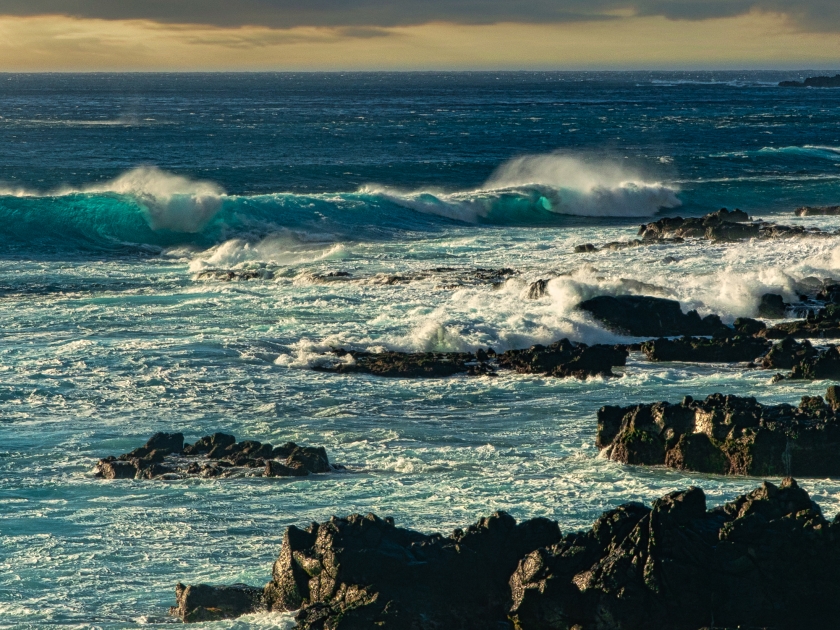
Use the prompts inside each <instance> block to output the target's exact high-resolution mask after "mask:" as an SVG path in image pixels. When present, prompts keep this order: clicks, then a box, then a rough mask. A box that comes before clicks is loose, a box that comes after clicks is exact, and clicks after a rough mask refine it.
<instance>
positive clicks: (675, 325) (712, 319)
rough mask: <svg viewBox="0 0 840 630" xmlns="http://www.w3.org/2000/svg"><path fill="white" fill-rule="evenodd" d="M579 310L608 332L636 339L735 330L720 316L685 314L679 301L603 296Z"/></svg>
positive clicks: (588, 301)
mask: <svg viewBox="0 0 840 630" xmlns="http://www.w3.org/2000/svg"><path fill="white" fill-rule="evenodd" d="M578 308H579V309H581V310H584V311H587V312H588V313H590V314H591V315H592V317H594V318H595V319H597V320H598V321H599V322H601V323H602V324H604V325H605V326H606V327H607V328H609V329H611V330H614V331H615V332H618V333H621V334H626V335H631V336H633V337H676V336H679V335H691V336H705V335H714V334H716V333H722V334H728V333H729V332H731V330H732V329H731V328H729V327H728V326H725V325H724V324H723V322H722V321H721V320H720V317H718V316H717V315H707V316H706V317H700V315H699V314H698V313H697V311H689V312H688V313H683V312H682V309H681V307H680V303H679V302H677V301H676V300H667V299H664V298H658V297H651V296H647V295H619V296H609V295H601V296H598V297H594V298H592V299H589V300H585V301H584V302H581V303H580V304H579V305H578Z"/></svg>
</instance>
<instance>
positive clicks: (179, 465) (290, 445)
mask: <svg viewBox="0 0 840 630" xmlns="http://www.w3.org/2000/svg"><path fill="white" fill-rule="evenodd" d="M341 469H343V467H342V466H339V465H336V464H331V463H330V461H329V459H328V458H327V451H326V450H325V449H324V447H323V446H319V447H312V446H298V445H297V444H295V443H294V442H287V443H286V444H284V445H283V446H277V447H274V446H272V445H271V444H268V443H263V442H257V441H256V440H245V441H243V442H237V441H236V438H235V437H234V436H232V435H228V434H226V433H214V434H213V435H207V436H205V437H203V438H201V439H200V440H198V441H197V442H196V443H195V444H187V445H185V444H184V434H183V433H155V434H154V435H153V436H152V437H151V439H150V440H149V441H148V442H146V444H145V445H144V446H141V447H139V448H135V449H134V450H133V451H131V452H129V453H124V454H123V455H120V456H119V457H114V456H113V455H112V456H110V457H106V458H105V459H100V460H99V463H98V464H97V465H96V468H94V471H93V472H94V475H95V476H96V477H101V478H103V479H168V480H174V479H186V478H190V477H204V478H208V477H232V476H237V475H245V474H247V475H248V476H254V477H257V476H262V477H306V476H307V475H310V474H318V473H327V472H331V471H333V470H341Z"/></svg>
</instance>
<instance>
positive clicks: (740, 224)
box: [639, 208, 825, 242]
mask: <svg viewBox="0 0 840 630" xmlns="http://www.w3.org/2000/svg"><path fill="white" fill-rule="evenodd" d="M809 234H811V235H813V234H825V233H824V232H822V231H821V230H820V229H818V228H806V227H803V226H801V225H793V226H791V225H779V224H776V223H767V222H766V221H753V220H751V219H750V217H749V215H747V213H746V212H742V211H741V210H737V209H736V210H732V211H730V210H727V209H726V208H721V209H720V210H718V211H717V212H713V213H711V214H707V215H705V216H703V217H689V218H687V219H684V218H682V217H666V218H664V219H659V220H658V221H654V222H652V223H645V224H644V225H642V226H641V228H639V236H640V237H641V238H642V240H643V241H646V242H650V241H655V242H661V241H663V240H665V239H673V238H684V239H685V238H700V239H706V240H710V241H740V240H745V239H751V238H783V237H791V236H804V235H809Z"/></svg>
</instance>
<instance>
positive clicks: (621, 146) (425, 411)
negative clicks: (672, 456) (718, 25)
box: [0, 72, 840, 628]
mask: <svg viewBox="0 0 840 630" xmlns="http://www.w3.org/2000/svg"><path fill="white" fill-rule="evenodd" d="M810 74H813V73H810ZM804 76H809V73H807V72H803V73H778V72H682V73H673V72H672V73H653V72H634V73H553V72H527V73H526V72H523V73H406V74H399V73H395V74H391V73H370V74H365V73H347V74H342V73H336V74H91V75H75V74H55V75H50V74H46V75H43V74H40V75H15V74H6V75H0V146H1V147H2V157H0V317H2V327H0V506H2V508H1V509H0V628H36V627H43V626H67V627H74V628H133V627H136V626H138V625H164V624H169V623H175V620H174V619H172V618H170V617H169V616H168V614H167V608H168V606H170V605H172V604H174V599H175V596H174V586H175V584H176V582H178V581H182V582H184V583H198V582H206V583H211V584H230V583H235V582H244V583H248V584H253V585H261V584H263V583H265V582H267V581H268V580H269V579H270V571H271V564H272V562H273V561H274V559H275V558H276V556H277V555H278V553H279V548H280V543H281V538H282V534H283V531H284V528H285V527H287V526H289V525H306V524H308V523H309V522H311V521H323V520H326V519H328V518H329V517H330V516H332V515H339V516H344V515H348V514H351V513H363V514H364V513H367V512H374V513H376V514H378V515H380V516H383V517H384V516H393V517H394V519H395V520H396V522H397V524H398V525H402V526H407V527H412V528H417V529H420V530H423V531H427V532H431V531H446V530H451V529H452V528H454V527H460V526H465V525H467V524H470V523H472V522H474V521H476V520H477V519H478V518H480V517H482V516H486V515H488V514H490V513H492V512H493V511H495V510H506V511H509V512H510V513H511V514H513V515H514V516H515V517H516V518H518V519H519V518H528V517H536V516H546V517H550V518H552V519H556V520H558V521H559V522H560V524H561V527H562V529H563V531H573V530H576V529H581V528H585V527H588V526H589V525H590V524H591V522H592V521H593V520H594V519H595V518H596V517H597V516H598V515H599V514H600V513H601V512H602V511H604V510H605V509H608V508H611V507H615V506H617V505H620V504H621V503H624V502H627V501H630V500H638V501H645V502H650V501H651V500H653V499H655V498H657V497H659V496H661V495H662V494H664V493H666V492H669V491H671V490H675V489H684V488H687V487H688V486H690V485H698V486H701V487H702V488H703V489H704V490H705V491H706V493H707V495H708V496H709V500H710V503H712V504H714V503H719V502H723V501H725V500H729V499H731V498H733V497H734V496H736V495H738V494H740V493H742V492H744V491H747V490H750V489H752V488H753V487H755V486H756V485H757V480H756V479H754V478H737V477H720V476H715V475H702V474H696V473H686V472H680V471H677V470H670V469H665V468H642V467H631V466H624V465H621V464H618V463H615V462H611V461H608V460H606V459H604V458H601V457H599V456H598V450H597V449H596V447H595V445H594V439H595V428H596V412H597V410H598V408H600V407H601V406H602V405H605V404H623V405H627V404H631V403H641V402H653V401H656V400H669V401H672V402H676V401H679V400H680V399H681V398H682V397H683V396H685V395H692V396H694V397H695V398H699V397H702V396H705V395H708V394H711V393H714V392H721V393H726V394H738V395H744V396H755V397H756V398H758V399H759V400H760V401H762V402H768V403H780V402H790V403H794V404H796V403H797V402H798V400H799V398H800V397H801V396H803V395H817V394H822V393H823V392H824V391H825V388H826V386H827V383H826V382H820V381H817V382H813V381H811V382H809V381H801V382H794V381H787V382H782V383H775V384H774V383H772V382H771V377H772V374H769V373H768V372H766V371H760V370H748V369H744V368H743V367H739V366H730V365H715V364H707V365H697V364H683V363H661V364H654V363H650V362H647V361H645V360H644V359H643V357H642V356H641V355H639V354H637V353H634V354H632V355H631V357H630V360H629V361H628V365H627V367H626V368H624V369H621V370H619V371H620V372H621V374H622V376H621V377H619V378H613V379H604V378H592V379H588V380H586V381H579V380H574V379H557V378H551V377H543V376H533V375H519V374H513V373H500V375H499V376H497V377H489V376H481V377H470V376H454V377H450V378H442V379H385V378H380V377H374V376H365V375H337V374H331V373H324V372H321V371H317V370H313V369H312V368H313V367H318V366H319V365H322V364H323V362H324V361H326V360H328V357H327V356H326V353H328V352H329V351H330V349H331V348H346V349H355V350H383V349H391V350H402V351H432V350H434V351H462V350H469V351H474V350H476V349H478V348H487V347H493V348H494V349H495V350H498V351H502V350H507V349H511V348H522V347H528V346H530V345H532V344H535V343H550V342H553V341H556V340H559V339H562V338H564V337H567V338H570V339H572V340H575V341H582V342H586V343H618V342H621V343H627V342H632V341H639V340H638V339H632V338H627V337H622V336H620V335H618V334H616V333H613V332H610V331H609V330H606V329H605V328H604V327H603V326H601V325H600V324H598V322H596V321H595V320H593V319H592V318H591V317H589V316H588V315H586V314H585V313H583V312H581V311H579V310H577V309H576V308H575V307H576V305H577V304H578V303H579V302H580V301H582V300H584V299H587V298H589V297H593V296H596V295H619V294H625V293H639V292H644V291H645V290H648V289H649V288H650V286H651V285H652V286H654V287H655V288H656V291H657V292H658V294H659V295H664V296H668V297H671V298H673V299H677V300H679V301H680V302H681V303H682V306H683V309H684V310H688V309H690V308H691V309H698V310H699V311H700V313H701V314H702V315H706V314H709V313H717V314H719V315H720V316H721V317H722V318H723V320H724V321H725V322H732V321H733V320H734V319H735V318H736V317H743V316H753V317H754V316H756V315H757V308H758V303H759V300H760V297H761V295H762V294H764V293H768V292H771V293H779V294H782V295H783V296H785V298H786V299H788V300H794V299H795V297H796V296H795V291H796V282H797V281H798V280H801V279H803V278H805V277H809V276H815V277H818V278H828V277H833V278H840V237H819V238H817V237H803V238H795V239H782V240H755V241H744V242H739V243H723V244H722V243H714V242H708V241H697V242H694V241H692V242H687V243H682V244H677V243H663V244H655V245H650V246H646V247H635V248H630V249H624V250H619V251H598V252H592V253H574V248H575V246H577V245H581V244H584V243H603V242H606V241H614V240H627V239H631V238H634V237H635V236H636V233H637V231H638V227H639V225H640V224H641V223H643V222H647V221H651V220H655V219H656V218H659V217H662V216H674V215H680V216H701V215H702V214H704V213H707V212H711V211H714V210H717V209H719V208H721V207H728V208H730V209H732V208H740V209H742V210H745V211H747V212H749V213H750V214H751V215H752V216H754V217H758V218H764V219H767V220H771V221H777V222H780V223H785V224H788V225H805V226H817V227H822V228H826V229H830V230H835V229H837V228H838V227H840V226H838V225H837V224H838V221H840V219H838V218H837V217H796V216H794V214H793V211H794V209H795V208H796V207H798V206H804V205H821V204H837V203H840V107H839V106H840V90H830V89H825V90H816V89H791V88H779V87H777V83H778V82H779V81H781V80H785V79H793V78H801V77H804ZM478 269H483V270H500V269H506V270H512V271H511V272H510V273H506V274H505V275H504V278H502V280H501V281H499V282H495V283H488V282H485V281H481V279H480V278H478V277H477V276H476V274H475V271H476V270H478ZM228 271H235V272H242V273H247V275H250V276H251V277H252V279H250V280H238V281H226V280H224V279H223V278H224V274H225V273H226V272H228ZM330 274H332V275H330ZM538 279H551V282H550V283H549V285H548V294H547V295H546V296H544V297H541V298H539V299H529V298H528V288H529V286H530V284H531V283H532V282H534V281H535V280H538ZM639 283H644V284H639ZM645 287H647V289H645ZM156 431H180V432H183V433H184V434H185V436H186V438H187V440H189V441H194V440H195V439H197V438H199V437H201V436H203V435H207V434H209V433H213V432H216V431H223V432H227V433H233V434H234V435H235V436H236V437H237V438H238V439H240V440H241V439H256V440H261V441H268V442H271V443H272V444H282V443H284V442H287V441H294V442H297V443H299V444H307V445H318V446H321V445H322V446H325V447H326V449H327V451H328V453H329V456H330V459H331V461H334V462H336V463H339V464H342V465H344V466H345V467H346V469H347V470H346V471H344V472H338V473H333V474H329V475H316V476H312V477H307V478H303V479H285V478H284V479H266V478H257V477H241V478H231V479H191V480H182V481H149V480H147V481H139V480H138V481H134V480H113V481H104V480H101V479H96V478H94V477H93V475H92V473H91V471H92V469H93V466H94V464H95V463H96V461H97V460H98V459H99V458H100V457H104V456H106V455H111V454H113V455H117V454H119V453H123V452H126V451H129V450H131V449H132V448H134V447H136V446H140V445H142V444H143V443H144V442H145V441H146V440H147V439H148V438H149V437H150V436H151V435H152V434H153V433H154V432H156ZM775 481H778V480H775ZM801 485H802V486H803V487H804V488H805V489H807V490H808V492H809V493H811V495H812V497H813V498H814V499H815V500H816V501H817V502H818V503H819V504H820V505H821V506H822V507H823V509H824V511H825V512H826V513H827V514H828V515H833V514H834V513H836V512H837V511H838V510H840V482H838V481H837V480H831V479H807V480H802V481H801ZM291 625H293V622H292V621H291V617H290V616H289V615H276V614H258V615H252V616H248V617H245V618H242V619H240V620H237V621H228V622H218V623H215V624H207V625H206V627H212V628H251V627H254V628H259V627H291ZM202 627H203V626H202Z"/></svg>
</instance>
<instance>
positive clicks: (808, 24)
mask: <svg viewBox="0 0 840 630" xmlns="http://www.w3.org/2000/svg"><path fill="white" fill-rule="evenodd" d="M751 11H763V12H772V13H781V14H785V15H788V16H790V17H791V18H792V19H794V20H795V21H796V22H797V23H798V24H799V25H800V26H802V27H805V28H807V29H809V30H816V31H825V30H834V29H837V28H840V2H837V0H520V2H512V1H511V0H236V1H235V2H232V1H231V0H118V1H115V0H2V3H0V14H4V15H15V16H34V15H67V16H72V17H80V18H100V19H106V20H130V19H139V20H152V21H156V22H162V23H171V24H178V23H180V24H205V25H212V26H219V27H233V26H262V27H267V28H275V29H278V28H279V29H287V28H295V27H300V26H313V27H347V28H377V27H394V26H411V25H418V24H426V23H430V22H449V23H454V24H469V25H479V24H496V23H503V22H508V23H524V24H541V23H542V24H544V23H567V22H575V21H593V20H609V19H615V18H619V17H628V16H662V17H666V18H669V19H674V20H707V19H714V18H727V17H734V16H739V15H745V14H747V13H749V12H751ZM359 33H360V36H361V37H367V36H369V34H371V33H372V34H375V35H381V34H382V33H381V32H377V31H375V30H374V31H367V30H362V31H359Z"/></svg>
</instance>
